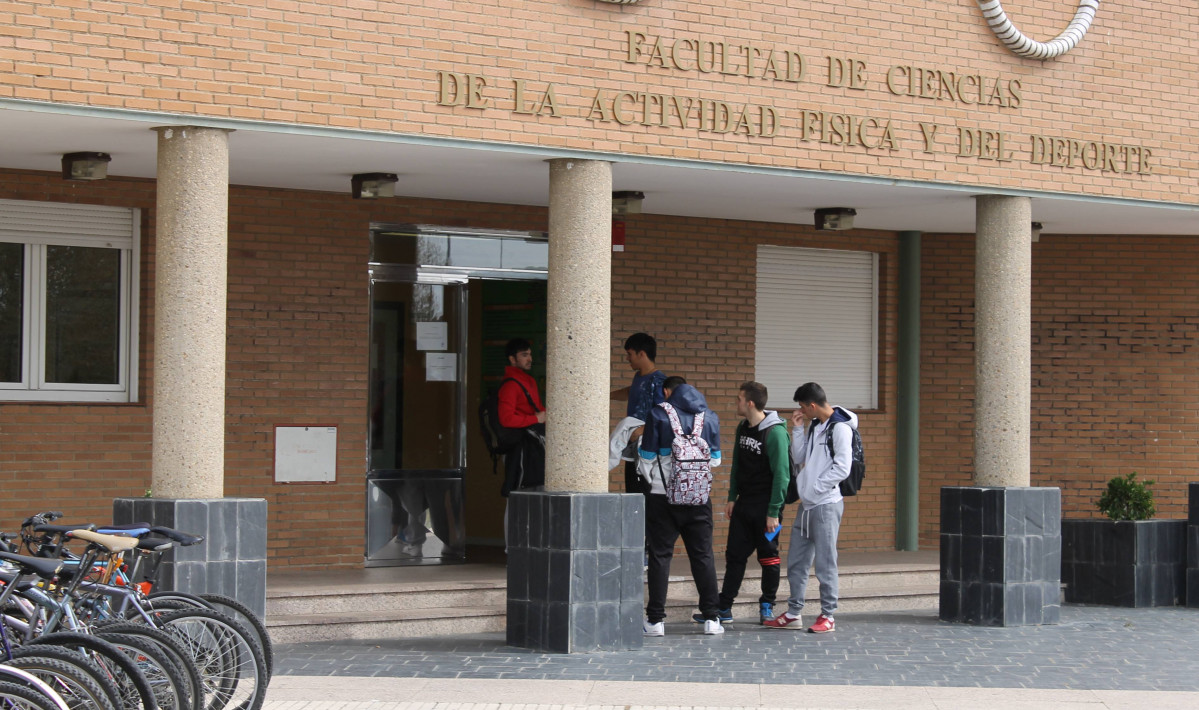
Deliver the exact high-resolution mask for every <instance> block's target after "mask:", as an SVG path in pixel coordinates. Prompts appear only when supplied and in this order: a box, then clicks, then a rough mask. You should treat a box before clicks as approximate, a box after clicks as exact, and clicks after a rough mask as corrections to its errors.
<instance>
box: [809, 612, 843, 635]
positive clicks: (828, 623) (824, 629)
mask: <svg viewBox="0 0 1199 710" xmlns="http://www.w3.org/2000/svg"><path fill="white" fill-rule="evenodd" d="M835 628H837V622H835V621H833V617H831V616H825V615H824V614H821V615H820V616H818V617H816V623H815V624H812V625H811V626H809V627H808V633H809V634H827V633H828V632H830V631H832V630H833V629H835Z"/></svg>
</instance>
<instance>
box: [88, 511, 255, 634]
mask: <svg viewBox="0 0 1199 710" xmlns="http://www.w3.org/2000/svg"><path fill="white" fill-rule="evenodd" d="M112 520H113V522H114V523H117V524H124V523H143V522H145V523H150V524H152V525H161V526H163V527H168V528H175V529H176V530H182V531H183V532H188V533H193V534H195V535H203V536H204V542H203V543H201V544H199V545H191V546H188V547H176V548H174V549H172V550H170V551H168V552H167V553H166V555H165V557H164V558H163V563H162V566H161V568H160V569H159V571H158V582H159V584H158V587H157V588H158V589H161V590H164V591H178V592H187V593H189V594H223V595H225V596H227V597H233V598H234V599H237V600H238V601H240V602H241V603H242V604H245V605H246V606H248V607H249V608H250V610H251V611H253V612H254V613H255V614H257V615H258V616H259V617H261V618H264V619H265V617H266V522H267V518H266V500H265V499H263V498H212V499H186V498H179V499H173V498H117V499H115V500H114V501H113V502H112Z"/></svg>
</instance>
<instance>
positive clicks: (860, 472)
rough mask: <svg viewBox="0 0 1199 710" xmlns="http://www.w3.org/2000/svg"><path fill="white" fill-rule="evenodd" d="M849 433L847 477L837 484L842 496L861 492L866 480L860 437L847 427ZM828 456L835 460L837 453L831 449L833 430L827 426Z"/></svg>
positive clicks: (864, 460) (863, 451)
mask: <svg viewBox="0 0 1199 710" xmlns="http://www.w3.org/2000/svg"><path fill="white" fill-rule="evenodd" d="M842 423H843V422H833V424H834V425H835V424H842ZM847 426H848V424H847ZM849 431H850V433H851V434H853V437H852V439H851V442H850V449H851V452H850V461H849V475H848V476H846V478H845V480H844V481H841V483H839V484H838V486H839V487H840V488H841V495H842V496H846V497H848V496H856V495H857V494H858V491H860V490H862V481H864V480H866V452H865V450H864V449H862V435H861V434H859V433H858V430H857V429H854V428H853V427H849ZM827 439H828V455H829V456H830V457H831V458H836V456H837V452H836V451H835V450H834V449H833V428H832V426H831V425H830V426H829V432H828V437H827Z"/></svg>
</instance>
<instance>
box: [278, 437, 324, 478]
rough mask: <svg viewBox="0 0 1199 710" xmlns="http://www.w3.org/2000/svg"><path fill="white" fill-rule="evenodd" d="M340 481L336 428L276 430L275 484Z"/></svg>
mask: <svg viewBox="0 0 1199 710" xmlns="http://www.w3.org/2000/svg"><path fill="white" fill-rule="evenodd" d="M335 480H337V427H335V426H277V427H275V483H332V482H333V481H335Z"/></svg>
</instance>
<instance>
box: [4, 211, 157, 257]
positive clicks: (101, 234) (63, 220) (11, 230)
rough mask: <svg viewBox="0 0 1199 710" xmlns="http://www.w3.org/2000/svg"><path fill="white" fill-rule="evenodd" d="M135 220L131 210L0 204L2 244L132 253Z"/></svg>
mask: <svg viewBox="0 0 1199 710" xmlns="http://www.w3.org/2000/svg"><path fill="white" fill-rule="evenodd" d="M133 219H134V210H132V209H130V208H128V207H108V206H105V205H80V204H74V203H65V202H30V201H26V200H0V241H7V242H23V243H28V244H64V245H68V246H105V247H109V248H112V249H129V248H131V247H132V246H133V233H134V231H133V227H134V224H133Z"/></svg>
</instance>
